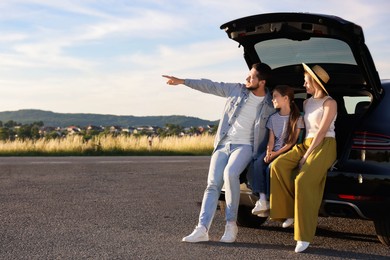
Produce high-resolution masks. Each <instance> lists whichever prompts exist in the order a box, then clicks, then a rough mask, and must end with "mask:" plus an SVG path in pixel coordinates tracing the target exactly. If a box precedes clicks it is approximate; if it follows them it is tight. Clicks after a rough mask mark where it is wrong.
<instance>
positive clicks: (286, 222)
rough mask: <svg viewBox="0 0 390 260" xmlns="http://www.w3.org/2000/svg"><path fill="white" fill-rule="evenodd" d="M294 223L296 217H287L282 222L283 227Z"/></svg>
mask: <svg viewBox="0 0 390 260" xmlns="http://www.w3.org/2000/svg"><path fill="white" fill-rule="evenodd" d="M292 224H294V219H293V218H288V219H286V220H285V221H284V222H283V224H282V227H283V228H288V227H289V226H291V225H292Z"/></svg>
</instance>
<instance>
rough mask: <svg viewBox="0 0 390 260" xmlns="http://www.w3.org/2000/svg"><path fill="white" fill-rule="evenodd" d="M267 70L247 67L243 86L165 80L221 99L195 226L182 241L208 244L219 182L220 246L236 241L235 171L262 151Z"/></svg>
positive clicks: (267, 111)
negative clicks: (222, 217)
mask: <svg viewBox="0 0 390 260" xmlns="http://www.w3.org/2000/svg"><path fill="white" fill-rule="evenodd" d="M270 74H271V68H270V67H269V66H268V65H267V64H265V63H257V64H254V65H253V66H252V69H251V70H250V71H249V75H248V77H247V78H246V84H245V85H244V84H239V83H237V84H234V83H217V82H213V81H210V80H207V79H201V80H193V79H180V78H176V77H173V76H166V75H163V77H165V78H167V79H168V80H167V84H169V85H179V84H184V85H186V86H188V87H190V88H193V89H196V90H199V91H202V92H205V93H210V94H214V95H217V96H222V97H226V98H227V102H226V105H225V110H224V115H223V118H222V119H221V120H220V122H219V126H218V131H217V134H216V137H215V141H214V151H213V154H212V157H211V161H210V168H209V173H208V180H207V188H206V190H205V192H204V196H203V201H202V206H201V211H200V215H199V222H198V225H197V226H196V228H195V230H194V231H193V232H192V233H191V234H190V235H188V236H186V237H184V238H183V239H182V241H183V242H192V243H195V242H202V241H209V235H208V231H209V228H210V225H211V222H212V220H213V218H214V214H215V211H216V209H217V205H218V199H219V195H220V192H221V189H222V186H223V184H224V183H225V190H226V191H225V200H226V226H225V232H224V234H223V236H222V238H221V240H220V241H221V242H224V243H232V242H234V241H235V240H236V237H237V233H238V228H237V224H236V220H237V212H238V204H239V200H240V179H239V176H240V174H241V172H242V171H243V170H244V169H245V168H246V167H247V166H248V164H249V163H250V162H252V164H251V165H252V167H253V164H254V162H255V161H256V160H257V158H258V157H259V155H260V154H261V153H262V152H263V151H264V150H265V146H266V143H267V140H268V138H267V137H268V131H267V130H266V128H265V125H266V122H267V120H268V117H269V115H270V114H272V113H274V112H275V110H274V108H273V105H272V98H271V95H270V93H269V91H268V90H267V88H266V82H267V80H268V78H269V77H270Z"/></svg>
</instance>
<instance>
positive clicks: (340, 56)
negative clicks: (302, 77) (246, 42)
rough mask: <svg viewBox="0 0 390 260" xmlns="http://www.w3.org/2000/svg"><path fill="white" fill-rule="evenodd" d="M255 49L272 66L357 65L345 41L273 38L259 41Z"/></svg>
mask: <svg viewBox="0 0 390 260" xmlns="http://www.w3.org/2000/svg"><path fill="white" fill-rule="evenodd" d="M255 50H256V52H257V55H258V56H259V58H260V60H261V61H262V62H265V63H267V64H268V65H270V66H271V68H278V67H283V66H288V65H293V64H300V63H302V62H304V63H338V64H349V65H356V60H355V58H354V57H353V54H352V51H351V49H350V47H349V46H348V45H347V44H346V43H345V42H343V41H340V40H337V39H329V38H310V40H306V41H294V40H290V39H272V40H267V41H262V42H259V43H257V44H256V45H255Z"/></svg>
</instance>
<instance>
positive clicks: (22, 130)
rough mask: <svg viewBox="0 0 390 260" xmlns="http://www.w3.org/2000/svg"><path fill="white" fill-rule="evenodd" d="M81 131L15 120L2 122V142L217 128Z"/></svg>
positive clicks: (211, 130) (171, 126) (198, 131)
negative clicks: (75, 135) (74, 135)
mask: <svg viewBox="0 0 390 260" xmlns="http://www.w3.org/2000/svg"><path fill="white" fill-rule="evenodd" d="M78 129H79V131H77V132H72V133H70V132H69V131H68V129H67V128H65V129H60V128H54V127H45V126H44V123H43V121H37V122H33V123H30V124H21V123H18V122H16V121H13V120H9V121H7V122H5V123H3V122H2V121H0V140H2V141H6V140H11V141H13V140H15V139H19V140H25V139H33V140H35V139H39V138H46V139H55V138H60V137H64V136H67V135H69V134H78V135H82V136H83V137H84V139H86V140H88V139H91V138H92V137H94V136H97V135H114V136H115V135H134V136H145V135H149V136H151V135H152V136H160V137H166V136H181V135H199V134H203V133H209V134H215V132H216V130H217V127H216V126H212V127H210V128H208V129H202V128H199V127H189V128H184V127H182V126H180V125H175V124H166V125H165V127H161V128H160V127H158V128H155V129H153V131H147V130H144V129H143V130H140V131H134V132H129V131H120V130H118V129H117V128H112V127H100V128H92V129H90V128H88V127H85V128H78Z"/></svg>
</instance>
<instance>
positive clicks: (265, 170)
mask: <svg viewBox="0 0 390 260" xmlns="http://www.w3.org/2000/svg"><path fill="white" fill-rule="evenodd" d="M264 157H265V152H264V153H262V154H261V155H260V156H259V157H258V158H257V160H256V161H255V162H254V171H253V173H252V176H251V178H252V182H251V183H250V184H251V188H252V192H253V193H265V194H266V196H267V198H268V199H269V196H270V169H271V164H272V162H271V163H270V164H268V163H266V162H264Z"/></svg>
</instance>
